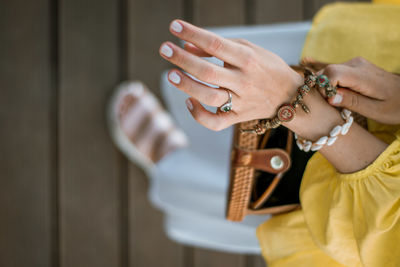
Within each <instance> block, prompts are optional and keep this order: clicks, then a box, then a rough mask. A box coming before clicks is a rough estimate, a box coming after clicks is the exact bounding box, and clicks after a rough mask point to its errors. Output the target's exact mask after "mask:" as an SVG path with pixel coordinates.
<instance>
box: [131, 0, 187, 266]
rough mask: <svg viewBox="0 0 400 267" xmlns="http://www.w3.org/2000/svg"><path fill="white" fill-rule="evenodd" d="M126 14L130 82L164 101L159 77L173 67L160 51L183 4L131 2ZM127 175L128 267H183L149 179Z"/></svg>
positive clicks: (135, 172) (134, 171)
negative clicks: (153, 199) (152, 198)
mask: <svg viewBox="0 0 400 267" xmlns="http://www.w3.org/2000/svg"><path fill="white" fill-rule="evenodd" d="M154 7H157V8H154ZM127 12H128V13H127V20H128V24H127V41H128V45H127V48H128V49H127V54H128V62H127V68H128V70H127V73H128V78H129V79H131V80H137V79H140V80H141V81H143V82H144V83H145V84H146V85H147V86H148V87H149V88H150V90H151V91H153V92H154V93H155V94H156V95H157V96H158V97H159V99H161V97H160V96H161V95H160V89H159V84H160V75H161V72H162V71H163V70H165V69H168V68H170V67H171V65H170V64H168V63H167V62H166V61H165V60H163V59H162V58H161V57H160V55H159V53H158V49H159V47H160V45H161V43H162V42H163V41H166V40H173V41H176V39H175V38H173V37H172V35H171V34H170V33H169V30H168V27H169V23H170V22H171V21H172V19H174V18H182V16H183V1H182V0H170V1H165V0H147V1H128V2H127ZM128 172H129V180H128V190H129V191H128V199H129V202H128V216H129V223H128V228H129V233H128V234H129V250H128V253H129V266H132V267H134V266H135V267H137V266H139V267H140V266H149V267H153V266H154V267H169V266H176V267H184V265H183V264H184V263H183V262H184V248H183V246H182V245H180V244H177V243H175V242H173V241H171V240H170V239H168V238H167V237H166V235H165V232H164V230H163V214H162V212H160V211H158V210H156V209H155V208H154V207H153V206H152V205H151V204H150V202H149V200H148V189H149V188H148V178H147V177H146V176H145V174H144V172H143V171H142V170H141V169H140V168H139V167H137V166H135V165H134V164H130V165H129V168H128Z"/></svg>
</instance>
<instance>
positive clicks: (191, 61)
mask: <svg viewBox="0 0 400 267" xmlns="http://www.w3.org/2000/svg"><path fill="white" fill-rule="evenodd" d="M159 52H160V55H161V56H162V57H163V58H165V59H166V60H168V61H170V62H171V63H173V64H175V65H176V66H178V67H180V68H182V69H183V70H185V71H186V72H188V73H190V74H192V75H193V76H195V77H196V78H198V79H199V80H201V81H204V82H206V83H210V84H213V85H218V86H221V87H225V88H232V89H233V88H236V87H237V84H236V83H235V80H236V79H235V75H234V73H231V70H228V69H226V68H224V67H222V66H218V65H215V64H213V63H211V62H208V61H206V60H204V59H202V58H199V57H198V56H195V55H193V54H191V53H189V52H187V51H185V50H184V49H182V48H180V47H178V46H176V45H174V44H173V43H171V42H166V43H164V44H163V45H161V47H160V51H159Z"/></svg>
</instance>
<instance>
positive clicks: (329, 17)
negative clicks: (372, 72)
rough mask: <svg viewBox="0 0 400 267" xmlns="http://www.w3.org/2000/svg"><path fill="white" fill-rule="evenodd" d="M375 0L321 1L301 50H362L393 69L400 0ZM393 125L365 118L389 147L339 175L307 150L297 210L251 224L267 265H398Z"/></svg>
mask: <svg viewBox="0 0 400 267" xmlns="http://www.w3.org/2000/svg"><path fill="white" fill-rule="evenodd" d="M377 2H378V1H377ZM379 2H391V4H367V3H336V4H330V5H327V6H325V7H324V8H323V9H322V10H321V11H320V12H318V14H317V15H316V17H315V18H314V21H313V26H312V28H311V30H310V33H309V34H308V36H307V38H306V42H305V45H304V49H303V55H302V56H311V57H313V58H315V59H316V60H319V61H322V62H330V63H340V62H344V61H347V60H349V59H351V58H353V57H356V56H363V57H365V58H367V59H368V60H370V61H372V62H374V63H375V64H377V65H378V66H380V67H382V68H384V69H386V70H387V71H391V72H396V73H400V5H396V4H400V0H391V1H387V0H386V1H382V0H381V1H379ZM399 108H400V107H399ZM399 129H400V125H393V126H389V125H382V124H379V123H376V122H374V121H371V120H369V121H368V130H369V131H370V132H372V133H373V134H374V135H375V136H376V137H378V138H380V139H381V140H383V141H384V142H386V143H388V144H389V146H388V147H387V148H386V150H385V151H384V152H383V153H382V154H381V155H380V156H379V157H378V158H377V159H376V160H375V161H374V162H373V163H372V164H371V165H370V166H368V167H367V168H365V169H363V170H360V171H358V172H355V173H351V174H341V173H339V172H338V171H336V169H335V168H334V167H333V166H332V165H331V164H330V163H329V162H328V161H327V160H326V159H325V158H324V157H323V156H322V155H321V154H320V153H315V154H314V155H313V157H312V158H311V159H310V161H309V163H308V165H307V168H306V170H305V172H304V175H303V180H302V184H301V188H300V201H301V205H302V210H298V211H294V212H290V213H286V214H282V215H278V216H274V217H272V218H271V219H270V220H268V221H266V222H265V223H263V224H261V225H260V226H259V227H258V228H257V237H258V239H259V241H260V246H261V249H262V255H263V257H264V258H265V260H266V261H267V263H268V266H269V267H274V266H277V267H278V266H279V267H283V266H296V267H302V266H307V267H312V266H318V267H319V266H323V267H331V266H367V267H375V266H376V267H378V266H379V267H390V266H400V130H399Z"/></svg>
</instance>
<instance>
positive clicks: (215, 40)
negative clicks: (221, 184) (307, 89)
mask: <svg viewBox="0 0 400 267" xmlns="http://www.w3.org/2000/svg"><path fill="white" fill-rule="evenodd" d="M170 31H171V33H173V34H174V35H175V36H177V37H178V38H180V39H182V40H185V41H187V42H189V43H190V44H187V45H185V49H183V48H180V47H179V46H177V45H174V44H173V43H171V42H165V43H163V44H162V45H161V47H160V55H161V56H162V57H163V58H165V59H166V60H168V61H169V62H171V63H173V64H175V65H176V66H178V67H180V68H181V69H183V70H184V71H186V72H187V73H190V74H191V75H193V76H194V77H196V78H198V79H199V80H201V81H204V82H206V83H209V84H213V85H216V86H219V88H213V87H210V86H207V85H205V84H203V83H200V82H197V81H195V80H194V79H192V78H190V77H189V76H188V75H187V74H185V73H184V72H182V71H180V70H178V69H172V70H171V71H170V72H169V74H168V78H169V81H170V82H171V83H172V84H173V85H174V86H176V87H177V88H179V89H180V90H182V91H184V92H186V93H187V94H189V95H190V96H191V97H190V98H188V100H187V101H186V104H187V106H188V109H189V110H190V112H191V113H192V115H193V117H194V118H195V119H196V120H197V121H198V122H199V123H200V124H202V125H203V126H205V127H207V128H209V129H212V130H215V131H219V130H222V129H225V128H227V127H229V126H231V125H232V124H234V123H238V122H241V121H248V120H252V119H260V118H270V117H273V116H274V115H275V112H276V110H277V109H278V107H279V106H280V105H282V104H283V103H287V102H289V101H290V100H291V99H292V98H293V97H294V95H295V94H296V89H297V87H299V86H300V85H301V84H302V83H303V78H302V77H301V76H300V75H299V74H297V73H296V72H295V71H294V70H292V69H291V68H290V67H289V66H288V65H287V64H286V63H285V62H284V61H283V60H282V59H281V58H280V57H279V56H277V55H275V54H273V53H271V52H269V51H267V50H265V49H263V48H262V47H259V46H257V45H255V44H252V43H250V42H248V41H246V40H241V39H239V40H231V39H226V38H223V37H221V36H218V35H216V34H214V33H211V32H209V31H207V30H204V29H201V28H198V27H196V26H194V25H191V24H189V23H187V22H184V21H182V20H174V21H173V22H172V23H171V25H170ZM201 56H214V57H216V58H219V59H221V60H222V61H224V67H222V66H218V65H215V64H213V63H210V62H208V61H206V60H204V59H203V58H201ZM226 90H229V91H230V92H231V94H232V110H231V111H229V112H222V111H220V110H219V109H217V113H213V112H210V111H208V110H206V109H205V108H204V107H203V106H202V105H201V104H200V102H201V103H204V104H206V105H210V106H215V107H219V106H221V105H223V104H224V103H226V102H227V100H228V93H227V91H226Z"/></svg>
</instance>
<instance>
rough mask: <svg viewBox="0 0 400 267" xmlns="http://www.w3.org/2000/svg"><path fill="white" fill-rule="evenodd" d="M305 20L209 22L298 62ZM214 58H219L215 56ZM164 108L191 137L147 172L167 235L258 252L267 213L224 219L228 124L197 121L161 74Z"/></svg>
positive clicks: (151, 195) (221, 31)
mask: <svg viewBox="0 0 400 267" xmlns="http://www.w3.org/2000/svg"><path fill="white" fill-rule="evenodd" d="M310 25H311V24H310V23H309V22H301V23H289V24H277V25H265V26H241V27H223V28H209V30H211V31H213V32H215V33H217V34H219V35H221V36H224V37H228V38H244V39H247V40H249V41H250V42H253V43H255V44H257V45H260V46H262V47H264V48H266V49H268V50H270V51H272V52H274V53H276V54H278V55H279V56H281V57H282V58H283V59H284V60H285V61H286V62H287V63H288V64H297V63H298V61H299V58H300V53H301V50H302V46H303V43H304V39H305V36H306V34H307V32H308V30H309V28H310ZM214 62H216V63H219V64H221V62H218V61H217V60H214ZM161 90H162V95H163V98H164V100H165V102H166V104H167V108H168V109H169V111H170V112H171V113H172V115H173V117H174V118H175V119H176V121H177V123H178V125H179V126H180V127H181V128H182V129H183V130H184V131H185V133H186V134H187V135H188V137H189V141H190V143H191V144H190V146H189V147H188V148H186V149H182V150H180V151H176V152H173V153H172V154H170V155H168V156H167V157H165V158H164V159H163V160H162V161H161V162H159V163H158V164H157V166H156V167H155V168H154V170H152V172H150V177H151V183H150V191H149V198H150V200H151V202H152V203H153V204H154V205H155V206H157V207H158V208H160V209H161V210H162V211H163V212H164V213H165V230H166V233H167V235H168V236H169V237H170V238H171V239H173V240H176V241H178V242H180V243H183V244H188V245H194V246H199V247H205V248H210V249H216V250H222V251H228V252H235V253H250V254H259V253H260V247H259V243H258V240H257V238H256V235H255V229H256V227H257V226H258V225H259V224H260V223H262V222H264V221H265V220H267V219H268V218H269V216H255V215H251V216H247V217H246V218H245V220H244V221H243V222H241V223H236V222H230V221H227V220H226V219H225V205H226V196H227V188H228V182H229V159H230V146H231V138H232V127H231V128H228V129H225V130H223V131H220V132H214V131H211V130H208V129H206V128H204V127H203V126H201V125H200V124H198V123H197V122H196V121H195V120H194V119H193V118H192V117H191V115H190V114H189V112H188V111H187V108H186V106H185V99H186V98H187V97H188V96H187V95H186V94H185V93H183V92H182V91H180V90H178V89H176V88H175V87H174V86H172V85H171V84H170V83H169V82H168V80H167V74H166V72H164V73H163V74H162V81H161Z"/></svg>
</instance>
